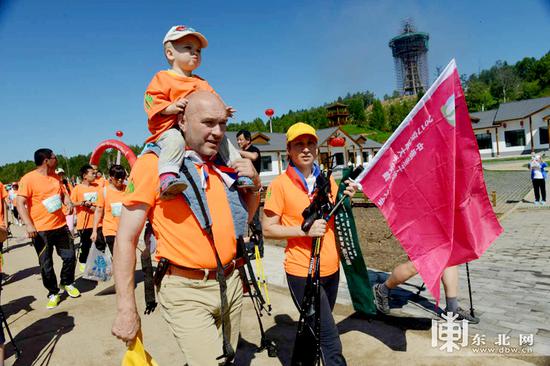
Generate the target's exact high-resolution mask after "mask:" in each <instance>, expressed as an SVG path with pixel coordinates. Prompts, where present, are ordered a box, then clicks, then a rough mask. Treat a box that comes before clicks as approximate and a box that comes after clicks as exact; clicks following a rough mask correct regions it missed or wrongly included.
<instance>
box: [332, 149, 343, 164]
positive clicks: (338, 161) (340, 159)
mask: <svg viewBox="0 0 550 366" xmlns="http://www.w3.org/2000/svg"><path fill="white" fill-rule="evenodd" d="M334 159H335V164H336V165H344V153H341V152H339V153H335V154H334Z"/></svg>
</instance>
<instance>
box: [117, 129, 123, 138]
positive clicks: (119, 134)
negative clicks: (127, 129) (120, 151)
mask: <svg viewBox="0 0 550 366" xmlns="http://www.w3.org/2000/svg"><path fill="white" fill-rule="evenodd" d="M116 136H117V137H122V136H124V133H123V132H122V131H121V130H118V131H117V132H116Z"/></svg>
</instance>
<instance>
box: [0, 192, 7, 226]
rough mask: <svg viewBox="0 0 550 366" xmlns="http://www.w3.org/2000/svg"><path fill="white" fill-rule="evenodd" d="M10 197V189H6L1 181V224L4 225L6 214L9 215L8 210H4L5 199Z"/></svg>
mask: <svg viewBox="0 0 550 366" xmlns="http://www.w3.org/2000/svg"><path fill="white" fill-rule="evenodd" d="M7 197H8V191H6V187H4V185H3V184H2V182H0V226H3V225H4V217H5V216H4V215H7V214H8V213H7V212H4V209H5V208H6V205H5V204H4V202H5V201H4V200H5V199H6V198H7Z"/></svg>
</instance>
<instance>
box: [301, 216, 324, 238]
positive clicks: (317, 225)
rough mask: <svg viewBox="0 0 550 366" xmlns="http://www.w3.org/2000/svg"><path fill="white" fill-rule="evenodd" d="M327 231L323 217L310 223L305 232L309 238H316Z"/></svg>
mask: <svg viewBox="0 0 550 366" xmlns="http://www.w3.org/2000/svg"><path fill="white" fill-rule="evenodd" d="M326 232H327V222H326V221H325V220H324V219H317V220H315V221H314V222H313V225H311V228H310V229H309V231H308V232H307V233H306V235H307V236H309V237H311V238H318V237H321V236H323V235H325V233H326Z"/></svg>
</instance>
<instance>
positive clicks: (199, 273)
mask: <svg viewBox="0 0 550 366" xmlns="http://www.w3.org/2000/svg"><path fill="white" fill-rule="evenodd" d="M243 265H244V260H243V259H242V258H237V259H233V260H232V261H231V262H229V263H228V264H226V265H225V266H223V275H224V276H225V277H228V276H230V275H231V273H233V271H234V270H235V268H239V267H242V266H243ZM216 271H217V270H216V268H187V267H183V266H178V265H176V264H173V263H170V266H169V267H168V271H167V274H169V275H174V276H181V277H185V278H189V279H191V280H215V279H216Z"/></svg>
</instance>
